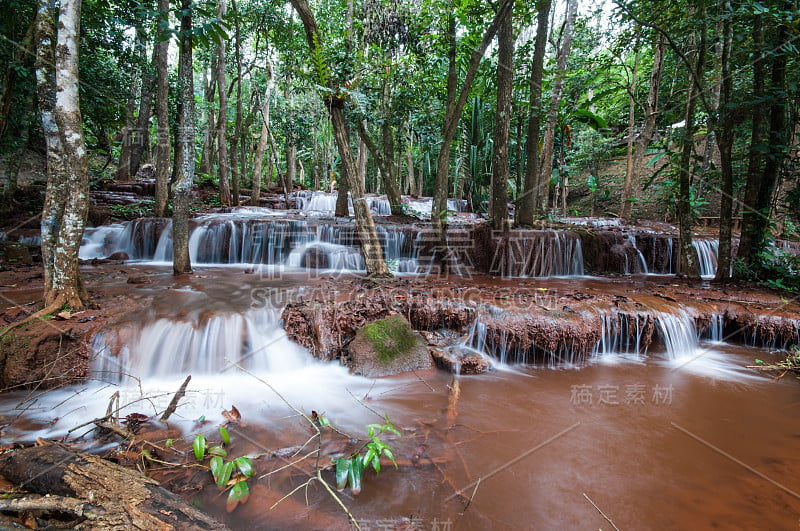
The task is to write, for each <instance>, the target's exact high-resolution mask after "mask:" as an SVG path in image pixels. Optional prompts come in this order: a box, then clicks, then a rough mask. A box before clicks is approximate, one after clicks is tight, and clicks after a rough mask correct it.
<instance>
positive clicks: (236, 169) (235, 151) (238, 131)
mask: <svg viewBox="0 0 800 531" xmlns="http://www.w3.org/2000/svg"><path fill="white" fill-rule="evenodd" d="M231 7H232V8H233V27H234V45H235V56H236V126H235V127H234V129H233V137H232V138H231V154H232V157H231V158H232V159H233V164H231V165H230V166H231V194H232V196H233V198H232V199H233V204H234V205H237V206H238V205H239V182H240V179H241V177H240V165H239V163H238V155H239V142H240V139H241V137H242V82H243V79H242V52H241V46H242V43H241V31H240V28H239V9H238V7H237V5H236V0H231ZM242 169H243V168H242Z"/></svg>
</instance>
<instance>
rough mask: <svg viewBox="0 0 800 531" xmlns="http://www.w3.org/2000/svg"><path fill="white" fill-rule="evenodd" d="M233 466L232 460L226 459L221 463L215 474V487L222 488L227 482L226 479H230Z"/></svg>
mask: <svg viewBox="0 0 800 531" xmlns="http://www.w3.org/2000/svg"><path fill="white" fill-rule="evenodd" d="M233 466H234V465H233V461H228V462H227V463H225V464H223V465H222V467H221V468H220V469H219V474H217V487H219V488H223V487H225V485H227V484H228V481H230V479H231V474H233Z"/></svg>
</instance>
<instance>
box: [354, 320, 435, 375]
mask: <svg viewBox="0 0 800 531" xmlns="http://www.w3.org/2000/svg"><path fill="white" fill-rule="evenodd" d="M347 351H348V354H349V357H350V371H351V372H352V373H353V374H360V375H362V376H367V377H370V378H377V377H380V376H390V375H392V374H399V373H402V372H409V371H414V370H419V369H428V368H430V367H431V363H432V361H431V357H430V354H429V353H428V348H427V346H426V344H425V340H424V339H423V338H422V336H420V335H419V333H417V332H415V331H414V330H413V329H412V328H411V324H410V323H409V322H408V321H407V320H406V319H405V317H403V316H401V315H392V316H389V317H386V318H384V319H379V320H377V321H373V322H371V323H369V324H367V325H365V326H363V327H361V328H360V329H359V330H358V332H356V337H355V339H353V341H351V342H350V344H349V345H348V347H347Z"/></svg>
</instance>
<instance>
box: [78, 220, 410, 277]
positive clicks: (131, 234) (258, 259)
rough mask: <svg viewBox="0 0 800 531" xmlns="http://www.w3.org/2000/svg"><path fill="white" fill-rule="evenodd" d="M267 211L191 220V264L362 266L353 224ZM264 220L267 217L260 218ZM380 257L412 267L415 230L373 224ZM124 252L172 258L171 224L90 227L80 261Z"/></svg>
mask: <svg viewBox="0 0 800 531" xmlns="http://www.w3.org/2000/svg"><path fill="white" fill-rule="evenodd" d="M265 210H266V209H252V211H245V212H244V213H241V212H240V211H239V210H238V209H237V210H236V211H235V212H233V213H217V214H208V215H205V216H202V217H199V218H197V219H195V220H193V221H192V228H191V234H190V238H189V255H190V258H191V260H192V263H193V264H201V265H202V264H208V265H236V264H241V265H284V266H288V267H303V268H311V269H335V270H363V269H364V259H363V257H362V255H361V251H360V244H359V241H358V237H357V231H356V229H355V226H354V225H353V224H352V223H350V224H339V225H337V224H332V223H324V222H319V223H317V222H310V221H307V220H287V219H269V217H270V216H269V213H268V215H267V216H265V215H264V212H263V211H265ZM265 218H266V219H265ZM377 231H378V237H379V239H380V242H381V246H382V248H383V252H384V258H386V259H387V260H388V261H390V263H393V264H399V267H402V269H400V270H401V271H410V272H415V271H416V262H415V256H416V249H415V245H414V242H415V240H416V236H417V233H416V231H415V230H414V229H404V228H394V227H384V226H378V227H377ZM115 253H124V255H126V256H127V258H129V259H132V260H151V261H156V262H169V261H171V260H172V253H173V250H172V222H171V220H168V219H138V220H135V221H130V222H128V223H120V224H114V225H104V226H101V227H95V228H89V229H87V230H86V234H85V235H84V240H83V244H82V246H81V252H80V256H81V258H82V259H93V258H105V257H108V256H111V255H113V254H115Z"/></svg>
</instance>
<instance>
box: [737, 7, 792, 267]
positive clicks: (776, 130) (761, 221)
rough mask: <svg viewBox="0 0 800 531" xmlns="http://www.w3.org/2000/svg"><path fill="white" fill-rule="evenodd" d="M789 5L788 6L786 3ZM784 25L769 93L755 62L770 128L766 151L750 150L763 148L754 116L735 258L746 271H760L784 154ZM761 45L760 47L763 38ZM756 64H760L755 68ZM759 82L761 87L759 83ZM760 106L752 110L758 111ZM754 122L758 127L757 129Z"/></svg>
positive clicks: (755, 90) (756, 89) (758, 89)
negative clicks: (756, 152) (739, 236)
mask: <svg viewBox="0 0 800 531" xmlns="http://www.w3.org/2000/svg"><path fill="white" fill-rule="evenodd" d="M786 9H788V7H786ZM786 38H787V28H786V25H784V24H780V25H779V27H778V31H777V34H776V36H775V39H774V41H771V42H770V45H769V48H772V51H771V52H770V53H771V55H772V57H771V67H770V93H769V94H765V90H764V82H765V78H766V71H765V68H764V67H763V66H760V65H761V63H762V61H761V60H758V62H757V64H754V66H753V68H754V73H753V76H754V88H753V98H754V99H756V100H757V99H758V94H759V93H760V94H765V95H767V96H769V97H768V98H765V99H766V100H767V102H766V103H765V104H764V111H765V112H764V113H763V114H764V116H765V117H767V116H768V117H769V129H768V132H767V139H766V146H767V147H766V152H765V153H761V154H760V156H758V157H755V156H754V154H753V152H755V151H758V150H759V149H763V148H764V144H763V140H761V138H762V134H761V132H760V119H759V124H756V117H755V115H754V117H753V139H752V145H751V159H750V162H751V166H750V167H748V175H747V188H746V191H745V201H744V209H743V213H742V214H743V215H742V236H741V240H740V242H739V254H738V258H739V259H740V260H741V261H742V262H744V266H745V267H744V270H745V271H754V272H756V273H759V272H760V269H761V268H762V265H761V260H762V258H761V254H762V252H763V251H764V249H765V247H766V240H767V231H768V229H769V216H770V204H771V199H772V194H773V191H774V189H775V185H776V183H777V180H778V176H779V174H780V168H781V166H782V164H783V160H784V158H785V156H786V152H787V146H786V143H787V142H786V129H787V128H786V101H787V94H786V87H785V82H786V64H787V57H786V51H785V50H784V49H782V48H781V46H782V45H783V43H785V42H786ZM761 47H762V48H763V47H764V45H763V41H762V45H761ZM757 65H759V66H760V68H757ZM758 85H760V87H759V86H758ZM759 107H760V106H757V107H756V108H755V109H754V113H758V112H759V111H760V109H759ZM757 125H758V126H759V131H757V130H756V127H757ZM762 158H763V159H764V164H763V171H762V172H758V171H757V168H758V166H760V162H761V159H762Z"/></svg>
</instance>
